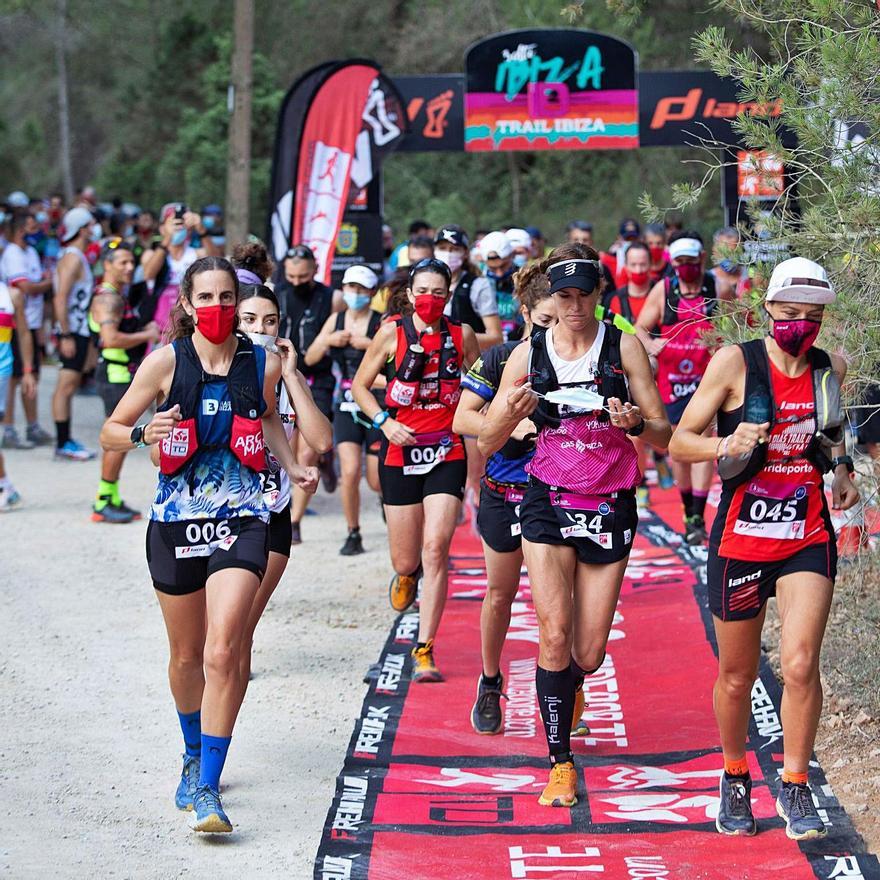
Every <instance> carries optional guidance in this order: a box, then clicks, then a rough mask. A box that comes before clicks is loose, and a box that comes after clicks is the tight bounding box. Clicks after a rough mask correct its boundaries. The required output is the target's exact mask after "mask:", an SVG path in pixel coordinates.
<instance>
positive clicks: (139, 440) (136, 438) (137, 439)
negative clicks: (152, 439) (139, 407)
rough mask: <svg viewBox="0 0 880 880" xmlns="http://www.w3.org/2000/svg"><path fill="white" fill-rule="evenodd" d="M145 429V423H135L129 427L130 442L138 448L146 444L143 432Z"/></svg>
mask: <svg viewBox="0 0 880 880" xmlns="http://www.w3.org/2000/svg"><path fill="white" fill-rule="evenodd" d="M146 430H147V426H146V425H136V426H135V427H134V428H132V429H131V442H132V443H133V444H134V445H135V446H136V447H137V448H138V449H140V448H142V447H144V446H146V445H147V444H146V441H145V440H144V432H145V431H146Z"/></svg>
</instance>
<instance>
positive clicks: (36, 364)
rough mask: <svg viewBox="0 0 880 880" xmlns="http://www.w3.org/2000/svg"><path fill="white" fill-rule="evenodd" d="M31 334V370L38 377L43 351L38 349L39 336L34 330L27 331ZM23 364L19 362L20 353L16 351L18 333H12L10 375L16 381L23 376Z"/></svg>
mask: <svg viewBox="0 0 880 880" xmlns="http://www.w3.org/2000/svg"><path fill="white" fill-rule="evenodd" d="M28 333H30V334H31V344H32V345H33V347H34V359H33V361H31V369H32V370H33V371H34V375H35V376H39V375H40V363H41V362H42V360H43V358H42V354H43V350H42V348H41V347H40V334H39V332H38V331H36V330H28ZM23 366H24V365H23V364H22V362H21V352H20V351H19V349H18V331H17V330H13V331H12V375H13V376H14V377H15V378H16V379H20V378H21V377H22V376H23V375H24V369H23Z"/></svg>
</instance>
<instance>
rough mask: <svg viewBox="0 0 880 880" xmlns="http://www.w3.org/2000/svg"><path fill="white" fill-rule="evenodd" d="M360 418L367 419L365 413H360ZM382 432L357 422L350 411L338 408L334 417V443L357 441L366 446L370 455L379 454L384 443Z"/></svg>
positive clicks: (336, 444)
mask: <svg viewBox="0 0 880 880" xmlns="http://www.w3.org/2000/svg"><path fill="white" fill-rule="evenodd" d="M358 415H359V416H360V418H362V419H364V421H366V416H365V415H364V414H363V413H358ZM382 436H383V435H382V432H381V431H380V430H379V429H378V428H374V427H372V426H370V427H369V428H368V427H367V426H366V425H362V424H361V423H360V422H356V421H355V420H354V419H353V418H352V417H351V413H350V412H346V411H344V410H340V409H339V408H338V407H337V409H336V415H335V416H334V417H333V445H334V446H339V444H340V443H357V445H358V446H362V447H365V448H366V451H367V454H368V455H378V454H379V447H380V446H381V444H382Z"/></svg>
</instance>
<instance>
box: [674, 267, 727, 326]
mask: <svg viewBox="0 0 880 880" xmlns="http://www.w3.org/2000/svg"><path fill="white" fill-rule="evenodd" d="M663 281H664V284H665V286H666V305H665V307H664V309H663V320H662V321H661V324H662V325H663V326H664V327H672V326H674V325H675V324H678V323H679V322H680V321H681V320H682V319H681V317H680V316H679V314H678V304H679V302H680V301H681V299H682V293H681V282H680V281H679V280H678V275H671V276H670V275H667V276H666V277H665V278H664V279H663ZM698 296H701V297H703V300H704V302H703V314H704V315H705V316H706V317H707V318H710V317H712V315H713V314H715V308H716V306H717V305H718V298H717V296H716V293H715V279H714V278H713V277H712V276H711V275H710V274H709V273H708V272H706V273H705V274H704V275H703V284H702V287H700V291H699V293H695V294H694V295H693V296H688V297H686V299H696V298H697V297H698Z"/></svg>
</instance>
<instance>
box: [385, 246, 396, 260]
mask: <svg viewBox="0 0 880 880" xmlns="http://www.w3.org/2000/svg"><path fill="white" fill-rule="evenodd" d="M382 253H383V254H385V259H386V260H387V259H388V258H389V257H390V256H391V255H392V254H393V253H394V248H383V249H382Z"/></svg>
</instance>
